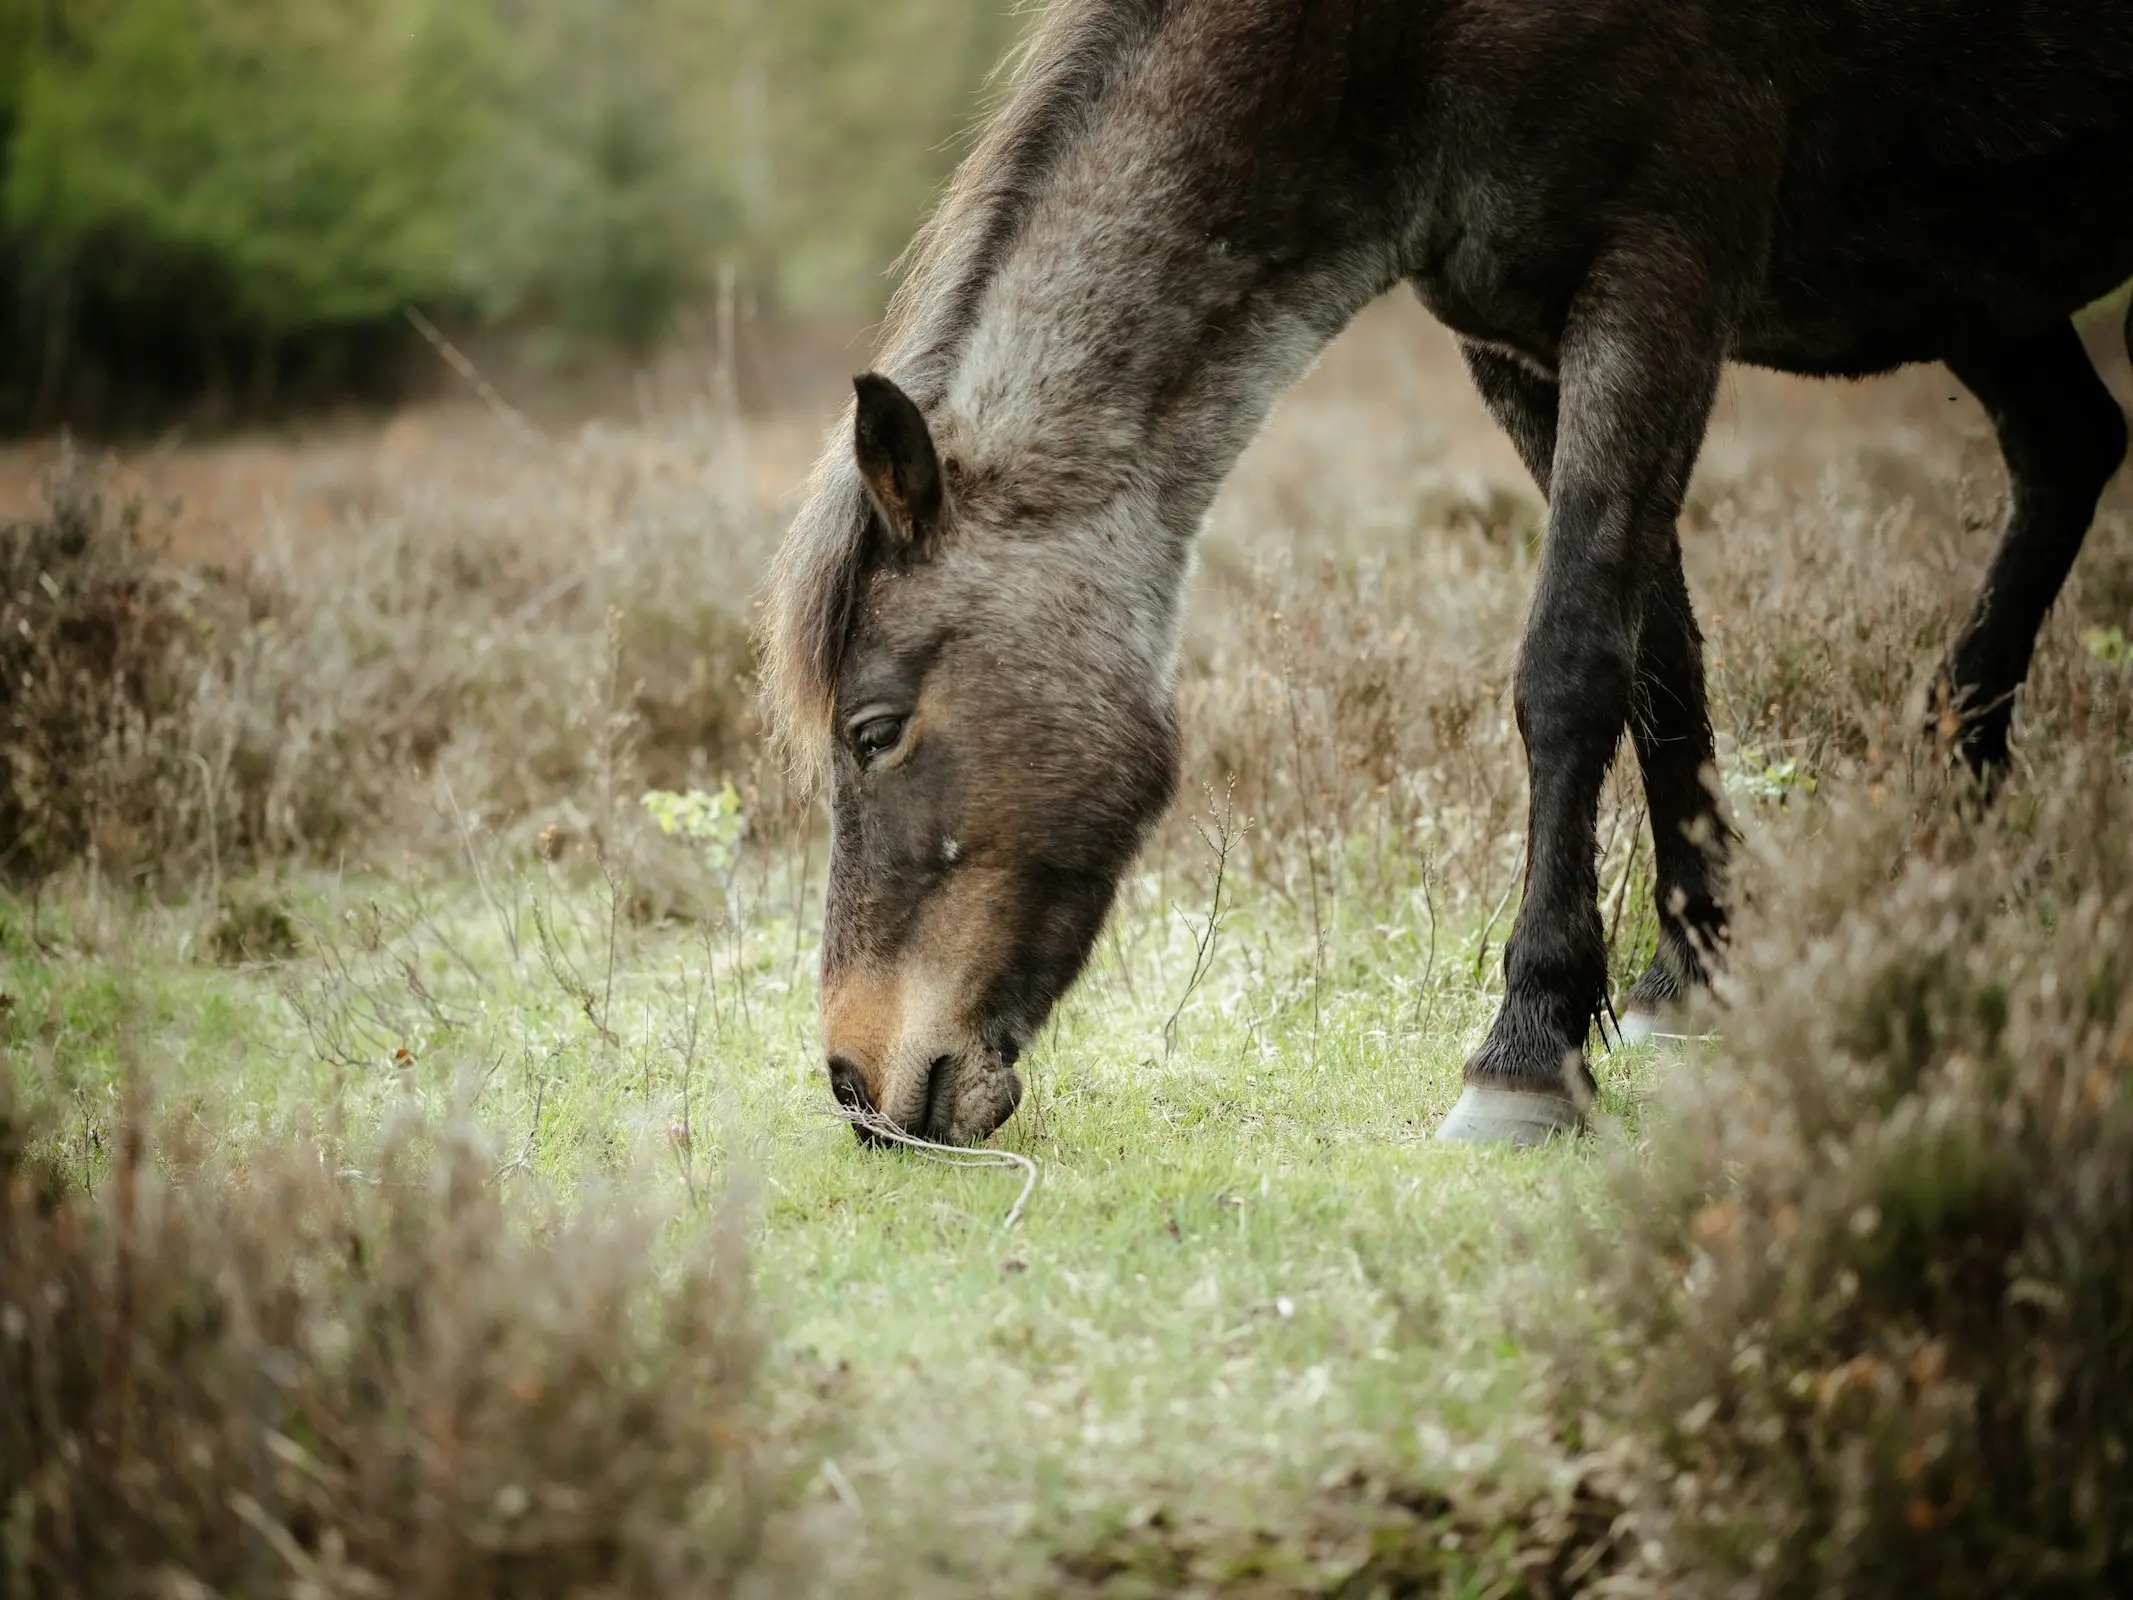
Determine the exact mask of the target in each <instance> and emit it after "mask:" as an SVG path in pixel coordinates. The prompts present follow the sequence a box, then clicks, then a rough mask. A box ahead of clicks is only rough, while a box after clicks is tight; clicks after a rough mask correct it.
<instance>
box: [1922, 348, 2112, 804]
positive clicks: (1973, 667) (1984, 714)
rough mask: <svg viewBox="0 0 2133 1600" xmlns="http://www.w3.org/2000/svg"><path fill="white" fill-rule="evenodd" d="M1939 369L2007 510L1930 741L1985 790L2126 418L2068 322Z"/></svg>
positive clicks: (1946, 676) (2002, 759)
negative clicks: (1968, 409) (1949, 748)
mask: <svg viewBox="0 0 2133 1600" xmlns="http://www.w3.org/2000/svg"><path fill="white" fill-rule="evenodd" d="M2128 338H2129V342H2133V317H2129V319H2128ZM1948 367H1949V370H1950V371H1952V372H1953V373H1954V374H1955V376H1956V377H1957V378H1958V379H1960V380H1961V382H1962V383H1963V385H1964V387H1965V388H1967V389H1969V391H1970V392H1971V393H1972V394H1974V395H1976V396H1977V398H1978V400H1979V402H1980V403H1981V404H1982V405H1983V406H1984V408H1985V412H1986V414H1987V415H1988V416H1989V417H1990V418H1991V419H1992V425H1993V428H1994V430H1995V432H1996V433H1997V434H1998V436H1999V443H2000V454H2001V456H2002V458H2003V459H2004V460H2005V462H2006V464H2007V483H2008V502H2009V505H2008V514H2007V526H2006V529H2005V531H2004V532H2003V533H2002V534H2001V536H2000V544H1999V548H1998V550H1997V551H1995V552H1994V554H1993V558H1992V567H1991V570H1990V571H1989V572H1988V573H1987V575H1986V578H1985V586H1984V589H1983V590H1982V592H1981V593H1980V594H1979V595H1978V598H1977V603H1976V605H1975V606H1974V607H1973V608H1972V610H1971V613H1970V620H1969V622H1968V623H1967V624H1966V625H1965V627H1964V629H1963V632H1962V635H1961V637H1960V638H1959V639H1958V641H1957V642H1956V646H1955V651H1954V654H1953V655H1952V656H1951V657H1950V659H1949V661H1948V663H1947V665H1946V667H1945V668H1944V669H1943V670H1942V676H1941V688H1940V692H1939V693H1938V694H1937V696H1936V704H1935V706H1934V721H1935V731H1936V732H1937V733H1938V734H1939V735H1940V736H1941V737H1942V738H1943V739H1945V740H1948V741H1950V742H1952V743H1953V744H1954V745H1955V747H1956V749H1957V750H1959V751H1960V753H1961V755H1962V757H1963V760H1964V761H1965V762H1966V763H1967V764H1968V765H1969V767H1970V769H1971V770H1972V771H1973V772H1975V773H1977V774H1978V775H1979V776H1980V777H1982V778H1986V779H1990V778H1992V777H1994V776H1996V775H1997V774H1998V772H1999V771H2000V769H2001V768H2003V767H2004V766H2005V765H2006V762H2007V735H2008V726H2009V724H2010V722H2011V721H2012V719H2013V716H2014V695H2015V691H2016V690H2017V689H2018V688H2020V687H2021V684H2022V680H2023V679H2024V678H2025V677H2027V676H2028V674H2029V662H2030V657H2031V655H2032V654H2033V653H2034V651H2035V649H2036V643H2037V631H2038V629H2040V628H2041V627H2042V626H2043V625H2044V618H2045V614H2046V613H2047V612H2049V611H2050V610H2051V607H2052V602H2053V601H2054V600H2056V599H2057V598H2058V597H2059V590H2060V587H2061V586H2062V585H2063V584H2064V583H2065V582H2066V576H2067V573H2068V572H2069V571H2071V570H2072V568H2073V565H2074V558H2075V556H2077V555H2078V554H2080V551H2081V543H2082V540H2083V539H2085V538H2086V537H2087V536H2088V531H2089V524H2090V523H2091V522H2093V521H2094V520H2095V517H2096V503H2097V501H2098V500H2099V499H2101V498H2102V495H2103V490H2104V486H2105V485H2106V484H2108V483H2109V482H2110V481H2111V477H2112V475H2113V474H2114V473H2116V472H2117V471H2118V468H2119V465H2120V464H2121V463H2122V462H2123V461H2124V460H2125V455H2126V419H2125V417H2124V415H2123V414H2122V413H2121V412H2120V411H2119V409H2118V402H2117V400H2115V399H2114V398H2113V397H2112V395H2111V391H2110V390H2109V389H2108V388H2106V387H2105V386H2104V382H2103V380H2102V378H2100V377H2099V376H2097V373H2096V368H2095V366H2094V364H2093V363H2092V362H2091V361H2090V360H2089V356H2088V352H2087V350H2086V349H2084V348H2083V346H2082V343H2081V339H2080V336H2079V335H2078V334H2076V333H2075V331H2074V328H2073V325H2072V324H2071V323H2065V324H2061V325H2060V326H2059V327H2057V328H2054V329H2052V330H2051V331H2050V332H2048V333H2045V334H2042V335H2039V336H2038V337H2036V338H2034V339H2029V340H2026V341H2024V342H2022V343H2020V344H2016V345H2009V346H2005V347H2003V348H2000V349H1997V350H1991V351H1986V352H1983V353H1976V354H1970V355H1964V356H1960V357H1955V358H1952V359H1950V361H1949V362H1948Z"/></svg>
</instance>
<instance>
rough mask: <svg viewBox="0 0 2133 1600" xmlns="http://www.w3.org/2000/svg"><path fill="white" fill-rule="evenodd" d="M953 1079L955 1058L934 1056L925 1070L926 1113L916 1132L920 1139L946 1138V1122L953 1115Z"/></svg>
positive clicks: (920, 1120)
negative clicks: (931, 1062)
mask: <svg viewBox="0 0 2133 1600" xmlns="http://www.w3.org/2000/svg"><path fill="white" fill-rule="evenodd" d="M954 1079H955V1057H953V1056H935V1057H934V1058H933V1064H932V1065H931V1066H930V1067H928V1068H927V1069H926V1113H925V1115H924V1116H923V1117H921V1118H920V1119H919V1124H918V1128H917V1130H916V1131H917V1133H918V1136H919V1137H920V1138H922V1139H933V1140H943V1139H946V1138H947V1137H948V1122H949V1119H950V1118H952V1117H953V1116H954V1115H955V1100H954V1097H953V1091H954Z"/></svg>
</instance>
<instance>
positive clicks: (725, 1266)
mask: <svg viewBox="0 0 2133 1600" xmlns="http://www.w3.org/2000/svg"><path fill="white" fill-rule="evenodd" d="M10 1081H11V1079H10V1077H9V1076H7V1075H0V1396H4V1401H0V1592H6V1593H8V1594H11V1595H23V1596H76V1595H79V1596H104V1595H121V1594H124V1595H136V1594H169V1595H202V1594H208V1593H220V1594H267V1593H282V1592H287V1593H302V1594H311V1595H321V1596H332V1595H346V1596H361V1595H388V1594H390V1595H411V1596H418V1595H419V1596H454V1597H460V1596H466V1597H474V1596H483V1595H513V1596H542V1595H589V1594H602V1595H607V1594H624V1593H627V1594H651V1595H690V1596H695V1595H705V1594H719V1593H732V1592H735V1591H736V1590H740V1591H744V1592H762V1591H764V1590H765V1589H766V1588H767V1589H768V1592H777V1589H776V1586H777V1585H779V1584H781V1583H784V1582H787V1581H790V1580H791V1578H792V1574H791V1573H790V1572H788V1571H781V1568H780V1564H779V1561H778V1560H777V1558H776V1557H775V1555H774V1550H775V1548H776V1545H775V1541H772V1542H768V1543H766V1526H767V1520H768V1518H769V1515H770V1513H771V1512H772V1511H773V1509H774V1508H775V1505H776V1503H777V1500H778V1498H779V1496H780V1495H781V1494H782V1493H784V1492H785V1491H786V1490H787V1489H789V1488H790V1487H791V1484H792V1480H791V1479H790V1478H789V1476H788V1475H787V1474H786V1472H785V1469H784V1462H785V1461H786V1460H787V1459H788V1458H787V1457H786V1456H784V1455H782V1454H781V1452H780V1450H779V1448H778V1446H777V1444H776V1443H775V1441H774V1439H773V1438H772V1436H771V1430H769V1429H768V1427H767V1426H766V1419H765V1416H764V1415H763V1413H762V1409H761V1407H760V1406H759V1404H758V1383H757V1378H758V1368H759V1362H760V1355H761V1344H760V1340H759V1337H758V1333H757V1329H756V1325H755V1323H754V1320H753V1318H752V1316H751V1312H750V1302H749V1295H748V1292H747V1286H746V1281H745V1275H744V1272H743V1268H742V1265H741V1263H740V1261H739V1259H738V1252H737V1247H736V1245H735V1241H734V1238H733V1236H732V1234H731V1232H730V1230H729V1231H727V1232H722V1233H720V1234H719V1235H718V1238H717V1244H716V1247H715V1248H712V1249H709V1250H697V1251H692V1252H689V1253H687V1254H685V1255H684V1256H683V1258H682V1259H681V1260H679V1261H678V1262H669V1261H668V1260H666V1259H665V1258H666V1256H667V1255H668V1254H669V1252H663V1251H655V1249H654V1240H655V1236H656V1234H657V1232H658V1228H657V1225H656V1223H654V1222H651V1221H646V1220H642V1219H637V1218H632V1217H629V1216H626V1215H622V1214H620V1213H618V1212H602V1211H600V1210H598V1209H597V1208H596V1209H594V1210H591V1211H587V1212H585V1213H583V1214H581V1215H577V1216H570V1217H557V1216H536V1215H529V1214H527V1213H526V1211H525V1209H524V1208H521V1207H518V1206H515V1205H512V1204H509V1203H507V1202H506V1200H505V1199H504V1198H503V1197H502V1195H501V1192H500V1190H499V1187H498V1185H497V1184H496V1183H495V1182H494V1181H493V1180H492V1175H491V1171H490V1166H491V1163H490V1162H488V1161H486V1160H484V1159H483V1156H482V1153H481V1151H480V1150H479V1149H478V1148H477V1147H476V1146H475V1145H474V1144H473V1143H471V1142H469V1141H467V1140H464V1139H459V1138H455V1137H449V1136H447V1137H443V1138H441V1139H437V1140H430V1139H428V1138H427V1137H426V1136H424V1135H423V1134H422V1133H421V1131H420V1130H418V1129H415V1128H407V1129H403V1130H402V1131H401V1132H400V1133H399V1134H398V1135H396V1136H394V1137H391V1138H389V1139H388V1141H387V1143H386V1146H385V1149H384V1152H383V1156H382V1159H381V1161H380V1162H379V1164H378V1165H377V1167H376V1170H375V1171H373V1172H370V1173H368V1174H363V1173H355V1172H339V1173H336V1172H331V1171H328V1170H327V1169H326V1168H325V1167H324V1165H323V1164H322V1162H321V1159H320V1155H319V1152H318V1151H317V1150H316V1149H312V1148H294V1147H292V1148H290V1149H288V1150H286V1151H284V1152H281V1153H278V1154H273V1155H269V1156H264V1157H261V1158H258V1159H256V1160H255V1161H254V1162H253V1163H252V1165H251V1166H250V1167H249V1169H248V1170H247V1171H246V1172H245V1173H244V1174H243V1175H242V1177H241V1179H240V1178H236V1177H235V1176H234V1175H225V1174H217V1173H215V1172H212V1171H210V1170H208V1169H206V1168H205V1167H203V1166H201V1165H199V1164H197V1163H195V1162H193V1161H192V1160H191V1159H190V1158H189V1157H188V1155H187V1153H186V1152H185V1150H184V1149H183V1148H182V1147H180V1146H178V1145H176V1144H174V1143H167V1142H166V1143H158V1142H157V1141H154V1140H152V1139H151V1138H150V1137H149V1135H148V1133H147V1131H146V1124H145V1121H144V1120H143V1119H142V1118H141V1117H139V1116H135V1117H133V1118H131V1119H130V1120H129V1122H128V1123H127V1125H126V1127H125V1130H124V1133H123V1135H122V1140H121V1146H120V1148H119V1149H118V1150H117V1151H116V1152H115V1160H114V1170H113V1172H112V1174H111V1176H110V1178H109V1180H108V1181H107V1182H106V1183H105V1184H104V1185H103V1187H102V1188H100V1189H99V1190H98V1191H97V1192H96V1193H94V1194H93V1195H92V1194H84V1193H82V1192H81V1191H80V1190H79V1189H74V1188H70V1187H68V1186H67V1185H66V1184H65V1183H64V1182H62V1181H61V1180H59V1179H58V1178H57V1177H56V1176H55V1174H54V1173H53V1172H52V1171H50V1170H48V1169H42V1168H40V1166H39V1164H38V1162H37V1161H36V1159H35V1151H36V1143H35V1140H34V1138H33V1136H32V1135H33V1124H34V1119H33V1118H31V1117H30V1116H28V1115H27V1114H26V1113H25V1112H24V1111H23V1110H22V1109H21V1107H20V1106H19V1105H18V1104H16V1103H14V1101H13V1099H12V1095H11V1091H10V1090H9V1088H8V1084H9V1083H10Z"/></svg>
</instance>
